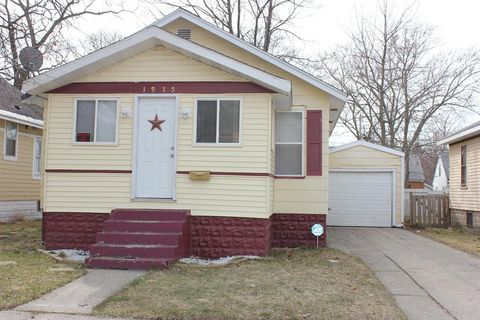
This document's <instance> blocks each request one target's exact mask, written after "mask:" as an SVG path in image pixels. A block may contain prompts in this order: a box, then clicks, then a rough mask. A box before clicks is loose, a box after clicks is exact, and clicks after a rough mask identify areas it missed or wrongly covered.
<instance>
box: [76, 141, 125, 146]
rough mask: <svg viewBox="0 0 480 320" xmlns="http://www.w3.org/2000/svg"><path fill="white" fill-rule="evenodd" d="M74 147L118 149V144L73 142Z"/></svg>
mask: <svg viewBox="0 0 480 320" xmlns="http://www.w3.org/2000/svg"><path fill="white" fill-rule="evenodd" d="M72 145H73V146H97V147H118V145H119V144H118V143H117V142H73V143H72Z"/></svg>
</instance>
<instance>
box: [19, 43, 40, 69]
mask: <svg viewBox="0 0 480 320" xmlns="http://www.w3.org/2000/svg"><path fill="white" fill-rule="evenodd" d="M19 58H20V63H21V64H22V66H23V68H24V69H25V70H26V71H29V72H35V71H38V70H40V67H41V66H42V64H43V55H42V53H41V52H40V51H39V50H38V49H37V48H34V47H26V48H23V49H22V50H21V51H20V54H19Z"/></svg>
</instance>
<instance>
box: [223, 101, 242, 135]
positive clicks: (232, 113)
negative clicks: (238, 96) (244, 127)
mask: <svg viewBox="0 0 480 320" xmlns="http://www.w3.org/2000/svg"><path fill="white" fill-rule="evenodd" d="M219 119H220V121H219V133H218V134H219V137H218V142H223V143H238V142H240V101H238V100H221V101H220V116H219Z"/></svg>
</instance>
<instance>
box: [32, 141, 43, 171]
mask: <svg viewBox="0 0 480 320" xmlns="http://www.w3.org/2000/svg"><path fill="white" fill-rule="evenodd" d="M37 142H39V143H40V148H41V147H42V144H43V142H42V137H33V162H32V177H33V179H36V180H39V179H41V178H42V152H41V151H40V157H39V158H38V161H39V162H40V165H39V168H40V171H39V172H35V167H36V166H35V161H36V160H37V156H36V153H35V151H36V144H37Z"/></svg>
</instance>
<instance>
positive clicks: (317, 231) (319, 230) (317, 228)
mask: <svg viewBox="0 0 480 320" xmlns="http://www.w3.org/2000/svg"><path fill="white" fill-rule="evenodd" d="M311 231H312V234H313V235H314V236H315V237H317V248H318V237H320V236H321V235H322V234H323V226H322V225H321V224H319V223H316V224H314V225H313V226H312V229H311Z"/></svg>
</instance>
